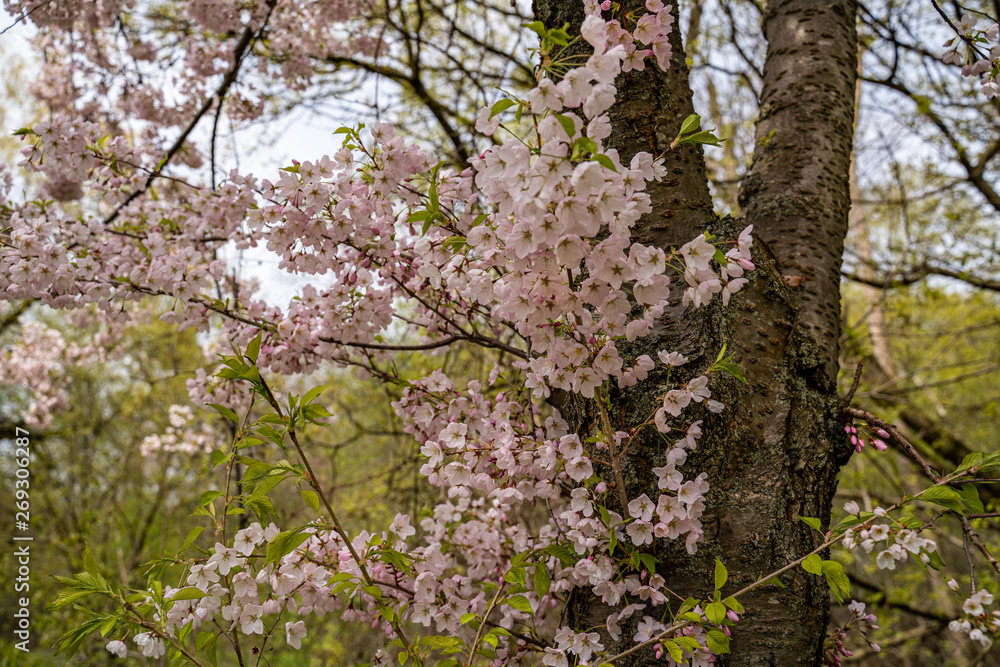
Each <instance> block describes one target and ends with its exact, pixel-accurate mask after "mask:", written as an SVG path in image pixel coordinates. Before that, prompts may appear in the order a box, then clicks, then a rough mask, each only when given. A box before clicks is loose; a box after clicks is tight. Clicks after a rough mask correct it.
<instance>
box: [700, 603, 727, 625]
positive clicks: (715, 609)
mask: <svg viewBox="0 0 1000 667" xmlns="http://www.w3.org/2000/svg"><path fill="white" fill-rule="evenodd" d="M705 618H707V619H708V620H709V621H711V622H712V623H714V624H716V625H722V621H723V619H724V618H726V605H724V604H722V603H721V602H711V603H709V604H707V605H705Z"/></svg>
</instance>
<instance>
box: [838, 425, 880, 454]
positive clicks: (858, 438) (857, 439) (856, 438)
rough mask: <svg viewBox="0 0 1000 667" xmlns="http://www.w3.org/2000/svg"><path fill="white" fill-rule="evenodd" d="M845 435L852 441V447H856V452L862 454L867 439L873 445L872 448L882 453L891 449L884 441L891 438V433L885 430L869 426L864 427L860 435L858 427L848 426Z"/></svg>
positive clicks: (845, 428)
mask: <svg viewBox="0 0 1000 667" xmlns="http://www.w3.org/2000/svg"><path fill="white" fill-rule="evenodd" d="M844 433H846V434H847V436H848V438H849V439H850V441H851V446H852V447H854V451H855V452H861V450H862V449H864V448H865V438H866V437H867V438H868V442H871V443H872V447H874V448H875V449H877V450H878V451H880V452H884V451H885V450H886V449H888V448H889V445H887V444H885V440H883V439H882V438H886V439H888V437H889V433H888V432H887V431H886V430H885V429H882V428H877V427H872V426H871V425H868V426H862V431H861V433H858V427H857V426H855V425H854V424H846V425H845V426H844ZM876 436H877V437H876Z"/></svg>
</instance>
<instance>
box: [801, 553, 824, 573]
mask: <svg viewBox="0 0 1000 667" xmlns="http://www.w3.org/2000/svg"><path fill="white" fill-rule="evenodd" d="M802 569H803V570H805V571H806V572H808V573H809V574H823V559H822V558H820V556H819V554H810V555H809V556H808V557H807V558H806V559H805V560H804V561H802Z"/></svg>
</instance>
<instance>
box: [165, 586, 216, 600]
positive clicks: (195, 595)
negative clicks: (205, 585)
mask: <svg viewBox="0 0 1000 667" xmlns="http://www.w3.org/2000/svg"><path fill="white" fill-rule="evenodd" d="M206 595H208V593H206V592H205V591H203V590H201V589H199V588H196V587H194V586H188V587H186V588H182V589H180V590H179V591H177V592H176V593H174V595H173V597H171V598H170V599H171V600H174V601H175V602H176V601H178V600H200V599H201V598H203V597H205V596H206Z"/></svg>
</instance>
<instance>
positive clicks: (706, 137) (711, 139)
mask: <svg viewBox="0 0 1000 667" xmlns="http://www.w3.org/2000/svg"><path fill="white" fill-rule="evenodd" d="M677 143H678V144H706V145H708V146H721V145H722V140H721V139H719V138H718V137H717V136H715V135H714V134H712V131H711V130H707V131H705V132H697V133H695V134H692V135H691V136H688V137H684V138H683V139H681V140H680V141H679V142H677Z"/></svg>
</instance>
